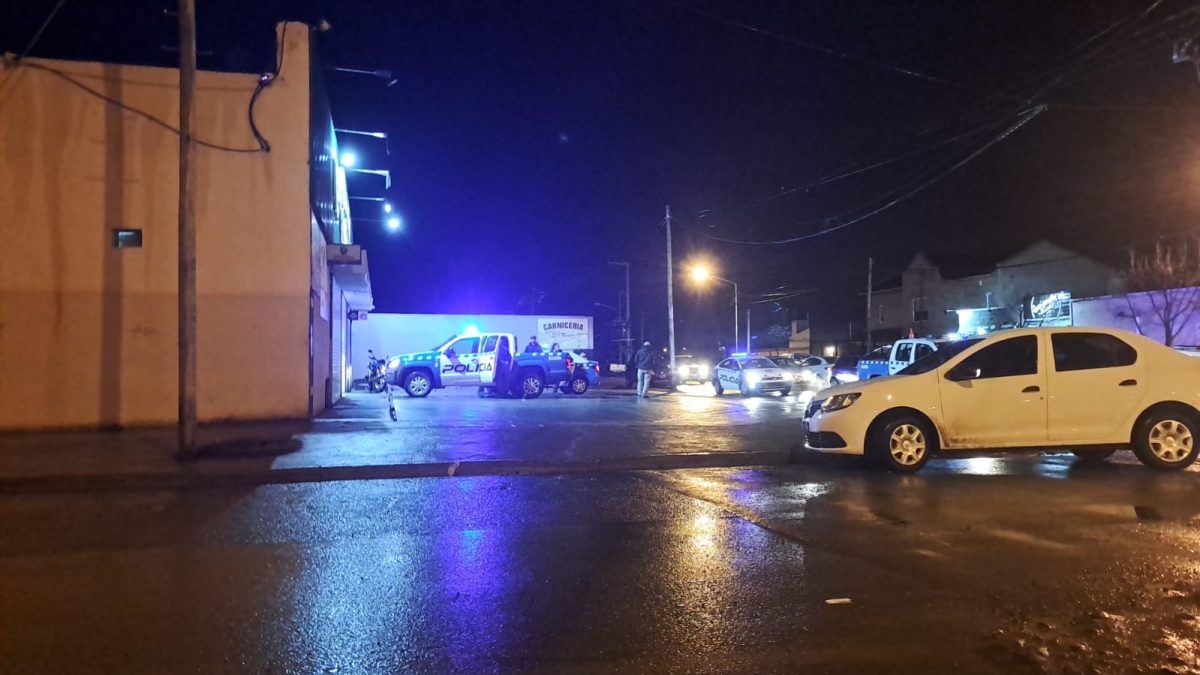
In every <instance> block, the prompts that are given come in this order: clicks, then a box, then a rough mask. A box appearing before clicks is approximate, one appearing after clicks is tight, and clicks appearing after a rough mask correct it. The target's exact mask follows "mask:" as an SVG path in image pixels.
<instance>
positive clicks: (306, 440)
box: [0, 390, 798, 493]
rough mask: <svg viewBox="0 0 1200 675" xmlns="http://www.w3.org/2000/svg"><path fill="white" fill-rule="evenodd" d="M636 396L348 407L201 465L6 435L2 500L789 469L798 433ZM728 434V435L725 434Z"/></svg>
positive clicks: (791, 425) (102, 437)
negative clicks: (395, 416)
mask: <svg viewBox="0 0 1200 675" xmlns="http://www.w3.org/2000/svg"><path fill="white" fill-rule="evenodd" d="M686 399H687V397H684V396H680V395H674V394H672V395H665V394H660V397H659V398H655V399H651V400H648V401H637V400H636V399H635V397H634V396H632V395H631V393H630V392H625V391H612V390H605V391H597V392H593V393H592V394H589V395H587V396H583V397H575V396H566V395H559V394H547V395H546V396H544V397H543V398H541V399H538V400H534V401H519V400H494V399H488V400H479V399H477V398H475V396H474V394H473V393H470V395H465V394H463V393H461V392H454V393H450V392H444V391H438V392H435V393H434V395H432V396H430V397H429V398H427V399H407V398H401V399H399V400H397V412H398V413H399V420H398V421H397V422H392V421H391V420H389V419H388V418H387V410H386V403H385V400H384V398H383V396H382V395H368V394H351V395H350V396H349V397H347V398H346V399H344V400H343V401H342V402H340V403H339V404H338V406H336V407H335V408H333V409H332V410H330V411H327V412H326V413H325V414H323V415H322V416H321V417H319V418H317V419H315V420H312V421H297V422H275V423H246V424H219V425H206V426H202V427H201V428H200V430H199V433H198V439H199V442H200V445H201V446H202V447H203V452H202V455H201V457H199V458H198V459H195V460H192V461H188V462H179V461H177V460H176V459H175V455H174V453H175V430H174V428H155V429H135V430H123V431H103V432H85V431H84V432H50V433H29V434H6V435H0V493H16V492H43V491H72V490H99V489H120V488H154V487H161V488H178V487H190V486H213V485H245V484H265V483H292V482H312V481H331V480H361V479H386V478H410V477H429V476H446V475H485V474H487V475H496V474H561V473H576V472H588V471H620V470H636V469H674V468H699V467H724V466H750V465H764V464H783V463H787V462H788V461H789V459H790V457H791V453H792V450H793V448H794V447H795V446H796V445H798V440H797V439H798V434H797V433H796V431H795V428H796V426H795V425H796V423H795V422H794V420H792V419H790V418H787V417H785V416H775V415H774V414H770V415H767V416H766V417H759V416H757V415H750V414H747V413H746V412H745V411H743V410H742V409H740V408H739V407H738V405H737V404H736V403H730V402H727V401H719V400H716V399H711V398H709V399H701V398H697V399H694V400H686ZM718 429H719V431H718Z"/></svg>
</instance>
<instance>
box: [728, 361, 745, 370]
mask: <svg viewBox="0 0 1200 675" xmlns="http://www.w3.org/2000/svg"><path fill="white" fill-rule="evenodd" d="M729 368H730V369H731V370H741V369H742V364H740V363H738V360H737V359H729Z"/></svg>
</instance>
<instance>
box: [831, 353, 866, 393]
mask: <svg viewBox="0 0 1200 675" xmlns="http://www.w3.org/2000/svg"><path fill="white" fill-rule="evenodd" d="M860 358H862V357H860V356H859V355H858V354H845V355H843V356H839V357H837V359H835V360H834V362H833V365H832V366H830V368H829V384H831V385H832V384H845V383H847V382H858V361H859V359H860Z"/></svg>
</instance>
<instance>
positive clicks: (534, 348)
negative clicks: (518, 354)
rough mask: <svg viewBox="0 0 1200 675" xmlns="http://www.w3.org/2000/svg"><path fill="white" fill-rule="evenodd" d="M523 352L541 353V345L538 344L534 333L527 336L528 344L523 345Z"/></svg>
mask: <svg viewBox="0 0 1200 675" xmlns="http://www.w3.org/2000/svg"><path fill="white" fill-rule="evenodd" d="M525 353H526V354H541V353H542V346H541V345H539V344H538V341H537V336H536V335H530V336H529V344H527V345H525Z"/></svg>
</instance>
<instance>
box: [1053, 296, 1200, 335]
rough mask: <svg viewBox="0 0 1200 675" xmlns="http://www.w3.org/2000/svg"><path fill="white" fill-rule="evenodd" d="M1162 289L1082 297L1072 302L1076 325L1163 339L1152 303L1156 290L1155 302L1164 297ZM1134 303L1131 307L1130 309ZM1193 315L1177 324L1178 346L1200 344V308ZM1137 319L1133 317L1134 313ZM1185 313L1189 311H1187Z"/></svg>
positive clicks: (1073, 318) (1159, 322)
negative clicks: (1116, 329) (1180, 325)
mask: <svg viewBox="0 0 1200 675" xmlns="http://www.w3.org/2000/svg"><path fill="white" fill-rule="evenodd" d="M1192 290H1193V289H1185V288H1175V289H1171V290H1170V291H1169V292H1171V293H1174V294H1180V295H1182V294H1184V293H1188V292H1189V291H1192ZM1161 293H1162V291H1154V292H1153V293H1129V294H1128V295H1125V294H1122V295H1106V296H1103V297H1099V298H1083V299H1080V300H1075V301H1074V302H1072V303H1071V319H1072V322H1073V324H1074V325H1076V326H1096V327H1099V328H1119V329H1121V330H1127V331H1129V332H1131V333H1138V332H1139V330H1138V326H1139V324H1140V325H1141V331H1140V332H1141V334H1142V335H1145V336H1146V337H1148V338H1150V339H1151V340H1157V341H1159V342H1163V341H1164V337H1163V327H1162V322H1161V321H1159V319H1158V317H1157V315H1156V314H1155V312H1154V306H1153V304H1152V303H1151V295H1152V294H1153V296H1154V300H1155V301H1156V302H1160V306H1161V301H1160V300H1159V298H1160V297H1161ZM1131 306H1132V311H1130V309H1131ZM1190 314H1191V316H1190V317H1189V318H1188V319H1187V320H1186V321H1184V322H1182V323H1183V325H1182V327H1179V326H1176V328H1175V335H1176V337H1175V344H1174V346H1175V347H1195V346H1198V345H1200V310H1197V311H1193V312H1191V313H1190ZM1135 315H1136V316H1137V321H1134V316H1135ZM1185 316H1186V315H1185Z"/></svg>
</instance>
